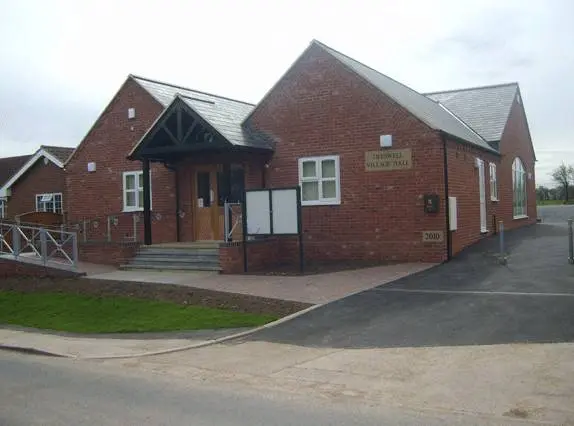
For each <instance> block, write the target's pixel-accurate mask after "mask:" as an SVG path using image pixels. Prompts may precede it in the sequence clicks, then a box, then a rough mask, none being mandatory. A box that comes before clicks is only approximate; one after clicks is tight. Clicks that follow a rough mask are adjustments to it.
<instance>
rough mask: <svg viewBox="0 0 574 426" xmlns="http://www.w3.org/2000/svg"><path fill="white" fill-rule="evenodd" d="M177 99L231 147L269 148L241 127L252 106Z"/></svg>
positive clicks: (185, 97)
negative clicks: (211, 127) (229, 143)
mask: <svg viewBox="0 0 574 426" xmlns="http://www.w3.org/2000/svg"><path fill="white" fill-rule="evenodd" d="M179 97H180V98H181V99H182V100H183V101H184V102H185V104H186V105H187V106H189V107H190V108H191V109H193V110H194V111H195V112H196V113H197V114H199V115H200V116H201V117H202V118H203V119H204V120H205V121H207V122H208V123H209V124H210V125H211V126H213V128H214V129H215V130H217V131H218V132H219V133H220V134H221V136H223V137H224V138H225V139H227V140H228V141H229V142H231V143H232V144H233V145H240V146H253V147H256V146H257V147H262V148H267V147H269V146H268V144H266V143H265V142H264V141H263V140H261V139H259V138H257V137H255V135H253V134H252V133H250V132H248V131H247V130H246V129H244V128H243V127H242V125H241V124H242V123H243V120H244V119H245V117H247V115H249V113H250V112H251V110H253V108H254V106H253V105H251V104H238V103H235V104H233V103H232V102H230V101H229V100H227V99H221V98H220V99H217V100H216V101H214V102H213V101H205V100H200V99H199V98H196V97H191V96H183V95H179Z"/></svg>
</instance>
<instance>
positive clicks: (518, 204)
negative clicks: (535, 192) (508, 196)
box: [512, 157, 527, 218]
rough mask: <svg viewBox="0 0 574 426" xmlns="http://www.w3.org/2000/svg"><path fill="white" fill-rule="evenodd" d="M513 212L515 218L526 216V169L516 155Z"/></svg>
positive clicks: (513, 169)
mask: <svg viewBox="0 0 574 426" xmlns="http://www.w3.org/2000/svg"><path fill="white" fill-rule="evenodd" d="M512 191H513V194H514V195H513V204H512V212H513V215H514V217H515V218H519V217H525V216H526V215H527V211H526V170H525V169H524V165H523V164H522V161H520V158H518V157H516V158H515V159H514V162H513V163H512Z"/></svg>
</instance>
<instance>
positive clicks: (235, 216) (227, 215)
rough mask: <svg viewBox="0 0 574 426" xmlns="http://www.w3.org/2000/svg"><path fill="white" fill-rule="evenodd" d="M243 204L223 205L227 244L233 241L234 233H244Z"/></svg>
mask: <svg viewBox="0 0 574 426" xmlns="http://www.w3.org/2000/svg"><path fill="white" fill-rule="evenodd" d="M241 217H242V214H241V203H228V202H227V201H226V202H225V204H224V205H223V221H224V229H225V231H224V232H225V235H224V241H225V242H226V243H228V242H230V241H233V235H234V233H235V234H236V235H237V233H239V232H242V229H241V227H242V226H243V225H242V220H241Z"/></svg>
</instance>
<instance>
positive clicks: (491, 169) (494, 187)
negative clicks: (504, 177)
mask: <svg viewBox="0 0 574 426" xmlns="http://www.w3.org/2000/svg"><path fill="white" fill-rule="evenodd" d="M488 175H489V179H490V201H499V198H498V175H497V173H496V163H488Z"/></svg>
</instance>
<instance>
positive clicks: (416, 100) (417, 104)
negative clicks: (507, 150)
mask: <svg viewBox="0 0 574 426" xmlns="http://www.w3.org/2000/svg"><path fill="white" fill-rule="evenodd" d="M312 43H313V44H315V45H317V46H319V47H321V48H322V49H323V50H325V51H326V52H328V53H329V54H331V55H332V56H333V57H334V58H336V59H337V60H338V61H340V62H341V63H342V64H343V65H345V66H346V67H347V68H349V69H350V70H351V71H353V72H355V73H356V74H358V75H359V76H360V77H362V78H363V79H365V80H366V81H368V82H369V83H370V84H372V85H373V86H374V87H376V88H377V89H379V90H380V91H381V92H382V93H384V94H385V95H387V96H389V97H390V98H391V99H393V100H394V101H395V102H397V103H398V104H399V105H401V106H403V107H404V108H405V109H407V110H408V111H409V112H411V113H412V114H413V115H414V116H416V117H417V118H419V119H420V120H421V121H423V122H424V123H426V124H427V125H428V126H430V127H431V128H433V129H436V130H442V131H444V132H446V133H448V134H450V135H452V136H455V137H457V138H460V139H463V140H465V141H467V142H470V143H472V144H474V145H476V146H478V147H480V148H482V149H485V150H487V151H494V152H496V151H495V150H494V149H493V148H491V147H490V145H488V143H487V142H486V141H485V140H484V139H483V138H482V137H481V136H480V135H479V134H477V132H475V131H474V130H473V129H472V128H470V127H469V126H468V125H467V124H465V123H464V122H463V121H462V120H461V119H460V118H459V117H457V115H456V113H453V111H449V110H447V109H446V108H443V107H442V106H441V105H440V104H439V103H438V102H435V101H434V100H432V99H430V98H428V97H426V96H424V95H422V94H421V93H419V92H417V91H415V90H413V89H411V88H410V87H408V86H405V85H404V84H401V83H399V82H398V81H396V80H393V79H392V78H390V77H388V76H386V75H384V74H382V73H380V72H378V71H376V70H374V69H372V68H370V67H368V66H366V65H364V64H362V63H361V62H359V61H357V60H355V59H353V58H350V57H348V56H346V55H344V54H342V53H341V52H338V51H336V50H335V49H332V48H330V47H328V46H326V45H324V44H323V43H321V42H319V41H316V40H313V42H312Z"/></svg>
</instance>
